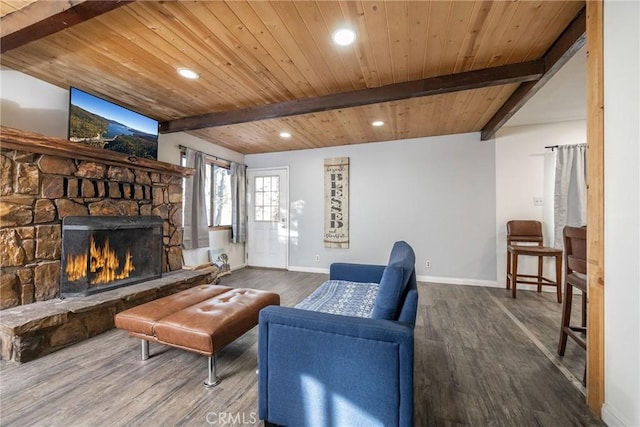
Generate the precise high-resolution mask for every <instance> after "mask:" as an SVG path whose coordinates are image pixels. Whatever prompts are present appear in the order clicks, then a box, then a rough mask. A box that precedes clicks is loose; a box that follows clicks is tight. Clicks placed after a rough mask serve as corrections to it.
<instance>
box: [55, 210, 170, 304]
mask: <svg viewBox="0 0 640 427" xmlns="http://www.w3.org/2000/svg"><path fill="white" fill-rule="evenodd" d="M161 275H162V218H160V217H159V216H131V217H121V216H68V217H65V218H63V219H62V260H61V270H60V297H61V298H67V297H73V296H87V295H91V294H95V293H97V292H104V291H107V290H109V289H114V288H119V287H122V286H127V285H131V284H134V283H139V282H142V281H144V280H150V279H156V278H158V277H160V276H161Z"/></svg>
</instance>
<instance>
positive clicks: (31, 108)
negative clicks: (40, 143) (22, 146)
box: [0, 68, 69, 139]
mask: <svg viewBox="0 0 640 427" xmlns="http://www.w3.org/2000/svg"><path fill="white" fill-rule="evenodd" d="M0 96H1V99H2V105H1V106H0V124H2V126H8V127H12V128H16V129H21V130H26V131H31V132H37V133H40V134H42V135H47V136H52V137H55V138H64V139H66V138H67V136H68V135H67V127H68V123H69V117H68V112H69V91H68V90H66V89H62V88H59V87H57V86H54V85H52V84H49V83H47V82H44V81H42V80H39V79H36V78H34V77H31V76H28V75H26V74H24V73H20V72H18V71H14V70H11V69H8V68H2V69H0Z"/></svg>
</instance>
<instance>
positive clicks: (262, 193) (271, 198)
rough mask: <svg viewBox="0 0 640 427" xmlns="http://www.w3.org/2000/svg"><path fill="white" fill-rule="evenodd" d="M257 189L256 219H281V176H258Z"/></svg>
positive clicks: (272, 220) (271, 220)
mask: <svg viewBox="0 0 640 427" xmlns="http://www.w3.org/2000/svg"><path fill="white" fill-rule="evenodd" d="M255 189H256V191H255V193H256V202H255V207H256V209H255V212H254V218H255V220H256V221H270V222H274V221H280V177H279V176H278V175H275V176H257V177H256V181H255Z"/></svg>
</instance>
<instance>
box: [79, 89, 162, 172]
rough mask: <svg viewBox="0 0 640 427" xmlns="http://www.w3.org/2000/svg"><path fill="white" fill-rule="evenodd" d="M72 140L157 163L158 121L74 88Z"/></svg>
mask: <svg viewBox="0 0 640 427" xmlns="http://www.w3.org/2000/svg"><path fill="white" fill-rule="evenodd" d="M69 140H70V141H72V142H78V143H83V144H88V145H91V146H93V147H98V148H105V149H107V150H113V151H118V152H120V153H124V154H128V155H131V156H136V157H144V158H147V159H154V160H155V159H156V158H157V157H158V122H157V121H156V120H153V119H151V118H149V117H147V116H144V115H142V114H139V113H136V112H135V111H131V110H129V109H128V108H125V107H122V106H120V105H117V104H114V103H113V102H109V101H107V100H105V99H102V98H99V97H97V96H94V95H91V94H89V93H87V92H83V91H81V90H79V89H76V88H75V87H72V88H70V90H69Z"/></svg>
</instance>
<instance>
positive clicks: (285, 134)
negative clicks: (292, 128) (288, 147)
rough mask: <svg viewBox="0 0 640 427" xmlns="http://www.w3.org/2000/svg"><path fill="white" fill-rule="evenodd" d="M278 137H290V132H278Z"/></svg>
mask: <svg viewBox="0 0 640 427" xmlns="http://www.w3.org/2000/svg"><path fill="white" fill-rule="evenodd" d="M280 138H291V134H290V133H289V132H280Z"/></svg>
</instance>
